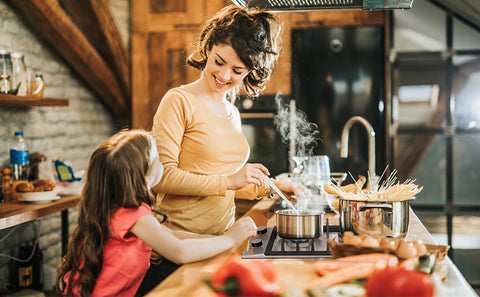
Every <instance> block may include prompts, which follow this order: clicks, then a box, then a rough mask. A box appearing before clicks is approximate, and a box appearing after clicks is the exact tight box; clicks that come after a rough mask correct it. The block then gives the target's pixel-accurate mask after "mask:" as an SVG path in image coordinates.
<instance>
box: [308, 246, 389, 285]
mask: <svg viewBox="0 0 480 297" xmlns="http://www.w3.org/2000/svg"><path fill="white" fill-rule="evenodd" d="M397 264H398V259H397V258H396V257H395V256H393V255H390V254H381V253H373V254H362V255H353V256H347V257H342V258H337V259H335V260H322V261H319V262H317V263H315V265H314V268H315V272H316V273H317V274H319V275H321V276H322V277H320V278H319V279H316V280H315V281H314V282H313V284H312V287H314V286H322V287H329V286H333V285H336V284H339V283H343V282H348V281H350V280H353V279H357V278H368V277H369V276H370V275H372V273H373V272H374V271H375V270H377V269H383V268H385V267H387V266H392V265H395V266H396V265H397Z"/></svg>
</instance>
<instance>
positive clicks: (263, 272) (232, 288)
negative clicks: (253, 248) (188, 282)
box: [206, 255, 279, 296]
mask: <svg viewBox="0 0 480 297" xmlns="http://www.w3.org/2000/svg"><path fill="white" fill-rule="evenodd" d="M206 283H207V284H208V285H209V286H210V287H211V288H212V289H213V290H214V291H215V292H217V294H218V296H274V295H275V294H276V293H278V291H279V282H278V275H277V272H276V270H275V267H274V266H273V264H272V263H270V262H267V261H263V260H242V259H241V258H240V257H239V256H238V255H235V256H232V257H230V258H229V259H228V260H227V261H225V263H223V264H222V265H220V267H219V268H218V270H217V271H216V272H215V273H214V274H213V275H212V278H211V279H210V280H207V281H206Z"/></svg>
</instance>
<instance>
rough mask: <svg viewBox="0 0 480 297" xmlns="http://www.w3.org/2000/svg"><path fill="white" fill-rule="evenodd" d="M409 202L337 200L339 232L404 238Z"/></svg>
mask: <svg viewBox="0 0 480 297" xmlns="http://www.w3.org/2000/svg"><path fill="white" fill-rule="evenodd" d="M409 210H410V208H409V200H403V201H357V200H350V199H343V198H339V214H340V222H339V225H340V231H341V232H342V234H343V232H345V231H352V232H353V233H354V234H366V235H379V236H384V237H394V238H405V236H407V232H408V222H409Z"/></svg>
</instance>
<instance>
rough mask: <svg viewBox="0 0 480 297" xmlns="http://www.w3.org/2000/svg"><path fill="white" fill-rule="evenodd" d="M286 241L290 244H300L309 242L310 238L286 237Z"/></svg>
mask: <svg viewBox="0 0 480 297" xmlns="http://www.w3.org/2000/svg"><path fill="white" fill-rule="evenodd" d="M285 241H286V242H287V243H289V244H299V243H304V242H307V241H309V239H307V238H303V239H293V238H291V239H286V240H285Z"/></svg>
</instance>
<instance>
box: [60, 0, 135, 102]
mask: <svg viewBox="0 0 480 297" xmlns="http://www.w3.org/2000/svg"><path fill="white" fill-rule="evenodd" d="M59 2H60V5H61V6H62V7H63V9H64V10H65V11H66V12H67V13H68V15H69V16H70V18H71V19H72V20H73V21H74V22H75V24H76V25H77V26H78V27H79V28H80V30H81V31H82V32H83V34H84V35H85V37H87V39H88V40H89V41H90V43H91V44H92V45H93V46H94V47H95V49H96V50H97V51H98V52H99V54H100V55H101V56H102V58H103V59H104V60H105V62H106V63H107V64H108V66H109V67H110V68H111V69H112V70H113V72H114V74H115V77H116V78H117V80H118V82H119V84H120V87H122V91H123V95H124V96H125V97H126V98H130V61H129V57H128V54H127V49H126V47H125V45H124V43H123V41H122V36H121V34H120V30H119V29H118V25H117V23H116V22H115V18H114V17H113V15H112V13H111V10H110V7H109V4H108V2H107V1H106V0H83V1H78V0H59Z"/></svg>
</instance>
